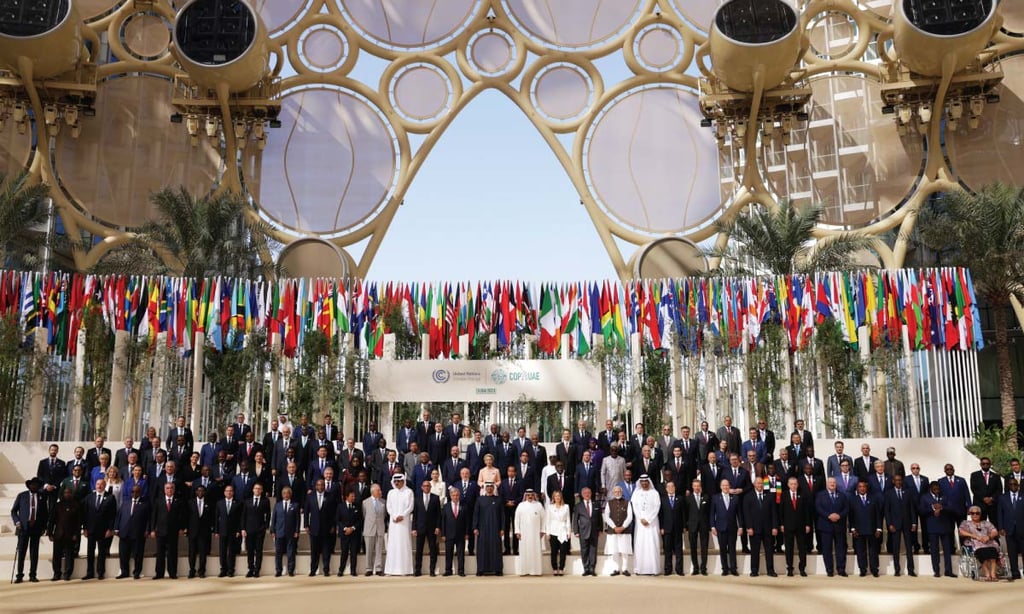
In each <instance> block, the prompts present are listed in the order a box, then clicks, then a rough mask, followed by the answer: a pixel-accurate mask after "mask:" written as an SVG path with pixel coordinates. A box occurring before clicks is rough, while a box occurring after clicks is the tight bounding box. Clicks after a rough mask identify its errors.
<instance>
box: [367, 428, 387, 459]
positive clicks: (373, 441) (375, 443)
mask: <svg viewBox="0 0 1024 614" xmlns="http://www.w3.org/2000/svg"><path fill="white" fill-rule="evenodd" d="M381 439H384V434H383V433H381V432H380V431H378V430H377V423H376V422H371V423H370V424H369V425H368V426H367V429H366V433H365V434H364V435H363V454H370V453H371V452H373V451H374V450H376V449H377V448H378V447H380V440H381Z"/></svg>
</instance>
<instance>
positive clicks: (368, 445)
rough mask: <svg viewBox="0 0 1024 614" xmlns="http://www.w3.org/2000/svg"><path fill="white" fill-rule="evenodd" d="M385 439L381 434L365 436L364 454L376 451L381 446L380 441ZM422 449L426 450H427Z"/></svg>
mask: <svg viewBox="0 0 1024 614" xmlns="http://www.w3.org/2000/svg"><path fill="white" fill-rule="evenodd" d="M383 438H384V434H383V433H380V432H373V433H371V432H369V431H367V432H366V433H364V434H363V452H364V453H366V451H367V450H376V449H377V448H378V447H379V445H380V440H381V439H383ZM421 449H423V450H425V449H426V448H422V447H421Z"/></svg>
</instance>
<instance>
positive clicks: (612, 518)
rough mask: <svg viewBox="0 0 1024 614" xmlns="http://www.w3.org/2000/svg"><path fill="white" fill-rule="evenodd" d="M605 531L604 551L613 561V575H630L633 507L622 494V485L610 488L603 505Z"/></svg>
mask: <svg viewBox="0 0 1024 614" xmlns="http://www.w3.org/2000/svg"><path fill="white" fill-rule="evenodd" d="M604 524H605V526H607V527H608V530H607V531H605V541H604V553H605V554H606V555H611V556H612V560H613V561H614V562H615V571H613V572H612V575H613V576H617V575H619V574H622V575H626V576H628V575H630V571H629V559H630V557H631V556H633V543H632V536H631V535H630V533H629V529H630V528H631V527H632V525H633V509H632V508H631V507H630V506H629V501H627V500H626V499H625V498H623V496H622V487H621V486H616V487H614V488H612V496H611V499H609V500H608V502H607V503H606V504H605V506H604Z"/></svg>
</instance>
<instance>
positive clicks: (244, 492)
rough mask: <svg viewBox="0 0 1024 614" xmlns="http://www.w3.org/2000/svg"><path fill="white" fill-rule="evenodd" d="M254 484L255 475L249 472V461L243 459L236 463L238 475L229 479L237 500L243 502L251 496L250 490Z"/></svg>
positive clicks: (255, 482)
mask: <svg viewBox="0 0 1024 614" xmlns="http://www.w3.org/2000/svg"><path fill="white" fill-rule="evenodd" d="M256 484H257V480H256V474H255V473H253V472H252V471H251V470H250V468H249V461H247V460H245V459H244V458H243V459H242V460H241V461H239V463H238V473H236V474H235V475H234V477H232V478H231V485H232V486H234V487H235V493H237V494H238V498H239V499H242V500H245V499H248V498H249V497H251V496H252V489H253V487H254V486H256Z"/></svg>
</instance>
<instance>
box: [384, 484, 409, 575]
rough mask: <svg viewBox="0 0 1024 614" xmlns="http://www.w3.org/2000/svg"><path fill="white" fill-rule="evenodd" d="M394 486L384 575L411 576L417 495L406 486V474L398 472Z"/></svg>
mask: <svg viewBox="0 0 1024 614" xmlns="http://www.w3.org/2000/svg"><path fill="white" fill-rule="evenodd" d="M391 483H392V485H393V488H392V489H391V491H390V492H388V500H387V511H388V516H389V517H390V519H391V521H390V523H389V524H388V540H387V541H388V548H387V552H388V557H387V560H386V561H385V562H384V575H386V576H411V575H412V572H413V564H412V529H411V528H410V527H411V526H412V510H413V506H414V505H415V495H414V494H413V492H412V490H410V489H408V488H406V487H405V475H404V474H401V473H396V474H395V476H394V477H393V478H392V479H391Z"/></svg>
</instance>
